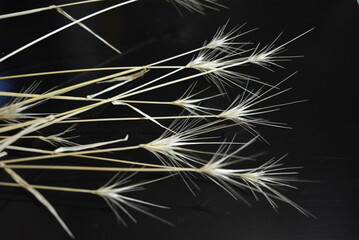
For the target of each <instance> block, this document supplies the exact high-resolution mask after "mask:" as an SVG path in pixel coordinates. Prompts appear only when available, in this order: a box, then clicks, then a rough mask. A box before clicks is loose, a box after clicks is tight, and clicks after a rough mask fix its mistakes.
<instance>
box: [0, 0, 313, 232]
mask: <svg viewBox="0 0 359 240" xmlns="http://www.w3.org/2000/svg"><path fill="white" fill-rule="evenodd" d="M97 1H99V0H92V1H82V2H74V3H69V4H63V5H58V6H49V7H44V8H39V9H33V10H28V11H23V12H18V13H12V14H6V15H2V16H0V19H4V18H10V17H20V16H22V15H27V14H35V13H38V12H40V11H46V10H56V11H58V12H59V13H60V14H62V15H63V16H65V17H66V18H68V19H70V20H71V23H69V24H67V25H65V26H63V27H61V28H59V29H56V30H54V31H52V32H50V33H48V34H46V35H44V36H42V37H41V38H38V39H36V40H34V41H32V42H30V43H28V44H26V45H24V46H23V47H20V48H18V49H16V50H15V51H13V52H11V53H9V54H7V55H5V56H3V57H2V58H1V59H0V64H1V63H2V62H4V61H6V60H7V59H9V58H15V57H16V56H15V55H16V54H17V53H19V52H21V51H26V49H27V48H29V47H31V46H32V45H34V44H36V43H38V42H40V41H44V40H45V39H46V38H48V37H50V36H52V35H55V34H58V33H59V32H61V31H62V30H64V29H67V28H69V27H71V26H73V25H80V26H81V27H82V28H84V29H85V30H86V31H88V32H89V33H90V34H92V35H94V36H95V37H96V38H98V39H99V41H101V42H103V43H104V44H106V45H107V46H108V47H110V48H111V49H112V50H114V51H115V52H116V53H117V54H120V51H119V50H118V49H117V48H116V47H114V46H112V45H111V44H110V43H108V42H107V41H106V40H105V39H103V38H102V37H101V36H99V35H97V34H96V33H95V32H94V31H92V30H91V29H90V28H89V27H87V26H86V25H85V24H84V23H83V21H84V20H86V19H89V18H92V17H95V16H97V15H99V14H102V13H105V12H107V11H109V10H112V9H115V8H118V7H123V6H125V5H127V4H131V3H134V2H137V0H131V1H124V2H121V3H118V4H116V5H112V6H111V7H108V8H106V9H102V10H100V11H97V12H95V13H92V14H89V15H87V16H85V17H83V18H81V19H75V18H73V17H72V16H70V15H69V14H68V13H67V12H65V10H64V8H66V7H71V6H73V5H77V4H87V3H92V2H97ZM139 2H140V1H139ZM170 2H172V3H174V4H175V5H176V6H177V7H181V6H182V7H184V8H187V9H188V10H191V11H194V12H200V13H203V11H204V9H205V8H212V9H218V8H220V7H222V6H221V5H220V4H219V3H218V2H217V1H215V0H202V1H200V0H172V1H170ZM93 4H95V3H93ZM230 24H231V23H229V22H227V23H226V24H225V25H224V26H222V27H220V28H219V29H218V31H217V32H216V33H215V34H214V36H213V37H212V39H211V40H210V41H207V42H205V43H204V44H203V45H202V46H198V48H196V49H192V50H189V51H187V52H183V53H179V54H178V55H176V56H169V57H168V58H166V59H162V60H160V61H156V62H153V63H149V64H147V65H144V66H120V67H117V66H116V67H106V68H88V69H72V70H61V71H52V72H40V73H30V74H21V75H16V76H15V75H13V76H5V77H1V78H0V80H4V79H22V78H24V79H25V78H33V77H41V76H53V75H61V74H66V73H80V72H90V71H95V72H106V71H111V72H112V73H111V74H105V75H104V76H101V77H98V78H94V79H90V80H87V81H83V82H80V83H76V84H70V85H68V86H65V87H57V88H54V89H50V90H47V91H45V92H42V93H39V91H38V90H37V89H38V87H39V85H40V84H39V83H35V84H33V85H32V86H31V87H30V88H28V89H27V90H25V91H21V92H7V91H2V92H0V95H1V96H6V97H9V98H10V99H11V100H10V101H9V102H8V103H7V104H6V105H5V106H2V107H1V108H0V118H1V119H0V120H1V127H0V132H1V135H0V138H1V141H0V154H1V161H0V168H1V169H3V171H5V172H6V173H7V174H8V175H9V176H10V177H11V179H12V181H8V182H5V181H3V180H1V182H0V186H3V187H20V188H23V189H24V190H27V191H28V192H30V193H31V194H32V195H33V196H34V197H35V198H36V199H37V200H38V201H39V202H41V203H42V204H43V205H44V206H45V207H46V208H47V209H48V210H49V211H50V212H51V214H52V215H53V216H54V217H55V218H56V219H57V220H58V222H59V223H60V224H61V225H62V227H63V228H64V229H65V230H66V231H67V233H68V234H69V235H70V236H72V237H73V234H72V233H71V231H70V230H69V227H68V226H67V225H66V224H65V222H64V221H63V220H62V219H61V217H60V215H61V214H59V213H57V211H56V210H55V208H54V207H53V206H52V205H51V203H50V202H49V201H48V200H46V198H45V197H44V196H43V195H42V194H41V192H42V191H47V190H51V191H61V192H71V193H83V194H91V195H96V196H99V197H101V198H103V199H104V200H105V202H106V203H107V204H108V205H109V206H110V208H111V209H112V210H113V212H114V213H115V214H116V216H117V218H118V219H119V220H120V221H121V222H122V223H123V224H126V222H125V219H124V217H125V216H127V217H128V218H129V219H131V220H133V221H135V219H134V217H133V216H132V214H131V212H130V210H131V209H132V210H137V211H139V212H142V213H144V214H147V215H149V216H152V217H154V218H156V219H158V220H160V221H163V222H166V223H168V224H171V223H169V222H167V221H166V220H164V219H162V218H160V217H158V216H155V215H153V214H152V213H151V212H150V210H148V209H147V208H146V207H159V208H165V207H164V206H161V205H157V204H154V203H150V202H148V201H146V200H142V199H136V198H133V197H130V196H128V194H127V193H128V192H132V191H137V190H141V189H143V186H144V185H148V184H151V183H153V182H157V181H170V178H171V177H175V176H179V177H180V178H182V179H183V182H184V183H185V184H186V185H187V186H188V188H189V190H190V191H192V192H193V193H194V192H195V191H196V183H195V178H196V177H198V176H202V177H204V178H205V179H206V180H207V181H210V182H213V183H214V184H216V185H218V186H219V187H220V188H222V189H224V190H225V191H227V192H228V193H229V194H230V195H231V196H233V197H234V198H236V199H238V198H239V199H242V200H244V201H246V200H245V199H243V197H242V196H241V195H240V194H239V191H238V189H247V190H249V191H251V192H252V193H253V195H254V197H255V198H257V195H258V194H260V195H263V196H264V197H265V198H266V199H267V200H268V202H269V203H270V204H271V205H272V206H273V207H274V208H277V204H276V200H279V201H284V202H287V203H289V204H290V205H292V206H294V207H295V208H297V209H298V210H299V211H301V212H302V213H304V214H306V215H308V214H309V213H308V212H307V211H305V210H304V209H302V208H301V207H300V206H298V205H296V204H295V203H294V202H293V201H291V200H290V199H288V198H287V197H285V196H284V195H283V194H282V193H280V192H279V191H278V190H277V188H278V187H292V185H291V182H292V181H296V180H295V178H293V177H292V176H293V175H294V174H296V170H295V169H296V168H295V167H283V166H282V161H281V160H282V158H279V159H271V160H269V161H267V162H265V163H262V164H258V162H253V163H251V164H252V165H257V166H255V167H250V168H248V167H241V164H243V162H244V161H251V160H253V159H254V157H255V156H246V157H245V156H240V155H239V154H240V152H241V151H242V150H243V149H245V148H247V147H248V146H249V145H251V144H252V143H253V142H255V141H261V140H264V137H263V136H261V135H260V134H259V132H258V131H257V129H256V126H257V125H264V126H270V127H280V128H287V126H286V125H285V124H282V123H278V122H272V121H270V120H267V119H265V118H263V115H265V114H267V113H270V112H273V111H276V110H278V109H279V108H280V107H282V106H285V105H289V104H293V103H296V102H299V101H296V102H284V103H283V102H280V100H279V101H278V103H277V104H269V105H268V104H266V103H267V102H268V101H269V100H272V99H276V98H278V97H280V96H281V94H283V93H285V92H287V91H288V90H289V89H282V88H281V86H282V85H281V84H282V83H283V82H285V81H286V80H287V79H284V80H282V81H280V82H276V83H267V82H264V81H262V80H260V79H258V78H256V77H255V76H249V75H247V74H243V73H241V72H240V69H241V68H243V67H246V66H248V65H259V66H262V67H264V68H271V67H277V66H280V64H281V62H282V61H286V60H288V59H290V58H292V57H289V56H283V55H281V53H282V52H283V50H284V47H285V46H286V45H287V44H289V43H291V42H292V41H294V40H296V39H297V38H299V37H301V36H302V35H304V34H305V33H303V34H301V35H299V36H297V37H295V38H294V39H292V40H290V41H288V42H286V43H284V44H277V43H276V42H277V41H278V38H279V37H278V38H277V39H275V40H274V41H273V42H272V43H270V44H268V45H265V46H261V45H259V44H258V45H256V44H251V43H249V42H242V41H241V38H240V37H242V35H244V34H246V33H248V32H250V31H252V30H243V29H244V27H243V26H236V27H234V28H230V27H229V26H228V25H230ZM188 57H191V58H192V59H191V60H190V61H187V62H185V61H186V58H188ZM174 60H175V61H176V62H178V60H180V61H182V62H185V63H184V64H182V65H180V66H178V65H171V63H172V62H173V61H174ZM113 72H115V73H113ZM149 72H151V73H152V72H156V73H157V75H154V76H155V77H152V76H153V75H150V74H149ZM203 82H204V83H205V84H207V85H208V87H210V86H214V88H216V89H217V93H215V94H213V92H214V91H208V89H199V87H198V85H203V84H202V83H203ZM196 83H201V84H196ZM178 84H182V85H183V84H187V90H186V91H185V92H183V93H182V94H181V97H179V98H178V97H177V98H173V99H168V100H166V101H164V100H163V98H160V100H153V99H150V100H146V99H143V97H142V95H144V94H146V93H151V92H156V93H158V92H160V91H168V90H167V89H168V88H169V87H171V86H177V85H178ZM91 86H96V89H98V90H97V91H96V92H91V91H93V89H94V88H91ZM227 88H232V90H233V89H237V90H236V91H237V92H238V94H237V97H236V98H235V99H230V97H229V96H226V95H227V94H226V93H227ZM78 89H82V91H84V92H86V93H87V94H86V95H83V96H79V95H74V94H73V92H76V91H75V90H78ZM212 90H213V88H212ZM221 98H227V99H228V100H229V101H230V103H229V104H228V105H227V106H225V107H221V108H220V107H218V105H217V104H215V105H213V106H212V105H211V104H212V103H214V102H215V101H214V99H221ZM55 100H56V101H62V102H63V105H64V106H66V108H67V109H66V110H63V111H62V110H61V111H57V110H56V109H55V108H54V107H53V106H54V105H53V104H52V105H51V101H55ZM72 103H74V104H72ZM47 104H49V105H48V106H51V107H48V108H46V106H47ZM39 105H41V106H42V107H43V108H44V109H47V111H48V112H50V113H39V112H33V111H32V109H36V108H37V107H38V106H39ZM74 106H75V107H74ZM103 106H108V107H109V108H111V109H113V110H112V112H113V116H112V117H101V116H100V117H98V118H90V117H88V116H89V115H88V114H86V113H88V112H95V111H96V110H97V109H99V108H101V107H103ZM148 106H153V108H157V107H160V106H168V107H169V108H175V109H182V112H181V113H180V114H176V115H171V114H166V113H164V114H161V115H159V116H157V115H154V114H153V113H149V112H147V111H146V110H144V109H148ZM123 109H127V110H129V111H130V112H131V111H132V113H133V116H130V117H128V116H121V112H122V111H123ZM169 120H170V121H171V120H174V121H173V122H172V123H171V124H168V121H169ZM143 121H148V122H151V123H152V124H153V125H152V126H151V127H154V128H158V129H161V131H162V132H163V133H162V134H161V135H160V136H159V137H158V138H155V139H152V140H151V141H148V142H146V141H144V142H141V140H138V141H135V142H136V143H134V144H132V141H130V140H132V136H138V135H141V133H139V132H137V133H133V132H128V133H127V134H124V135H123V136H121V137H118V136H117V134H114V136H111V135H107V139H106V140H104V141H102V140H101V141H97V140H96V138H95V137H94V138H93V139H82V138H78V140H79V141H77V139H76V138H74V136H78V135H81V129H83V126H86V124H87V123H91V122H92V123H96V124H98V125H99V126H101V125H103V124H106V123H107V122H111V123H113V122H115V123H120V122H121V123H123V122H125V123H127V122H138V124H141V122H143ZM227 128H234V129H237V130H238V133H237V134H233V136H232V137H231V138H223V137H221V134H220V132H221V131H223V130H224V129H227ZM49 129H50V130H49ZM54 129H56V130H57V129H61V130H59V131H58V132H57V133H52V134H50V132H53V131H54ZM242 129H244V130H245V131H246V132H247V133H249V135H250V136H252V137H251V138H250V139H249V140H246V141H239V140H238V139H240V136H239V135H240V134H241V130H242ZM80 140H81V141H80ZM29 141H40V142H42V144H41V147H36V148H34V147H29V146H28V144H27V143H28V142H29ZM206 146H217V147H216V148H217V150H215V151H212V150H210V149H213V148H212V147H211V148H206ZM141 149H142V150H146V151H148V152H150V153H153V154H154V155H155V156H156V158H157V160H156V161H154V162H152V160H151V158H150V157H149V158H148V159H149V160H146V159H138V160H133V159H131V160H129V159H125V158H124V157H123V156H125V155H122V153H124V152H126V151H133V150H136V151H141ZM8 153H9V154H8ZM20 153H21V154H20ZM107 153H111V155H110V156H108V154H107ZM24 155H26V156H24ZM61 158H76V159H82V161H81V162H82V163H83V164H78V165H75V164H71V165H62V164H61V162H59V161H58V159H61ZM46 161H47V162H46ZM38 162H40V163H41V164H37V163H38ZM87 162H91V166H89V165H87V164H86V163H87ZM44 163H47V164H44ZM108 163H111V165H110V166H109V165H108ZM20 169H22V170H20ZM39 169H46V170H53V171H72V172H76V171H93V172H113V173H114V175H115V177H114V178H112V179H111V180H109V181H108V182H107V183H104V185H103V186H101V187H99V188H96V189H84V188H69V187H60V186H51V185H35V184H32V183H31V179H25V178H24V177H22V176H21V174H19V171H25V170H28V171H31V170H39ZM142 172H144V173H148V172H150V173H161V174H163V176H162V177H159V178H155V179H152V180H148V181H144V182H138V183H130V181H131V180H133V176H134V174H135V173H142ZM156 176H158V175H156Z"/></svg>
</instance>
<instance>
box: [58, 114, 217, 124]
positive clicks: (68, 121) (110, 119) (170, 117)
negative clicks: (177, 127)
mask: <svg viewBox="0 0 359 240" xmlns="http://www.w3.org/2000/svg"><path fill="white" fill-rule="evenodd" d="M218 117H219V115H188V116H162V117H152V119H155V120H171V119H191V118H218ZM133 120H149V119H148V118H146V117H128V118H94V119H79V120H66V121H61V122H59V123H84V122H110V121H133Z"/></svg>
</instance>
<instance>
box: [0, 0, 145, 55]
mask: <svg viewBox="0 0 359 240" xmlns="http://www.w3.org/2000/svg"><path fill="white" fill-rule="evenodd" d="M137 1H138V0H129V1H126V2H123V3H119V4H115V5H113V6H110V7H108V8H105V9H102V10H100V11H97V12H94V13H92V14H90V15H87V16H85V17H83V18H80V19H78V20H76V21H74V22H71V23H69V24H66V25H65V26H62V27H60V28H58V29H56V30H54V31H52V32H50V33H48V34H45V35H43V36H42V37H40V38H38V39H35V40H34V41H32V42H30V43H28V44H26V45H24V46H22V47H20V48H18V49H16V50H15V51H13V52H11V53H9V54H7V55H6V56H4V57H2V58H1V59H0V62H3V61H5V60H6V59H8V58H10V57H12V56H14V55H15V54H17V53H19V52H22V51H23V50H25V49H27V48H29V47H31V46H32V45H34V44H36V43H38V42H41V41H42V40H44V39H46V38H48V37H51V36H52V35H54V34H56V33H58V32H61V31H63V30H65V29H67V28H69V27H71V26H73V25H75V24H78V23H79V22H82V21H85V20H87V19H89V18H92V17H94V16H97V15H99V14H101V13H104V12H107V11H110V10H112V9H115V8H118V7H121V6H124V5H127V4H130V3H133V2H137Z"/></svg>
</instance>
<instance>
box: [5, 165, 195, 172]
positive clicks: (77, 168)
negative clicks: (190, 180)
mask: <svg viewBox="0 0 359 240" xmlns="http://www.w3.org/2000/svg"><path fill="white" fill-rule="evenodd" d="M1 168H11V169H47V170H66V171H67V170H73V171H101V172H200V171H201V170H200V169H198V168H180V167H166V168H163V167H161V168H133V167H130V168H119V167H84V166H61V165H56V166H55V165H8V164H7V165H5V166H0V169H1Z"/></svg>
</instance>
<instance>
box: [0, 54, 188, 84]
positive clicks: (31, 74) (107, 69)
mask: <svg viewBox="0 0 359 240" xmlns="http://www.w3.org/2000/svg"><path fill="white" fill-rule="evenodd" d="M181 55H182V54H181ZM179 56H180V55H177V56H176V57H179ZM153 64H154V63H152V64H150V65H145V66H128V67H103V68H81V69H69V70H60V71H49V72H39V73H27V74H19V75H11V76H2V77H0V80H5V79H14V78H27V77H38V76H47V75H56V74H66V73H79V72H97V71H115V70H128V69H136V70H143V69H176V68H183V67H184V66H154V65H153Z"/></svg>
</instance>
